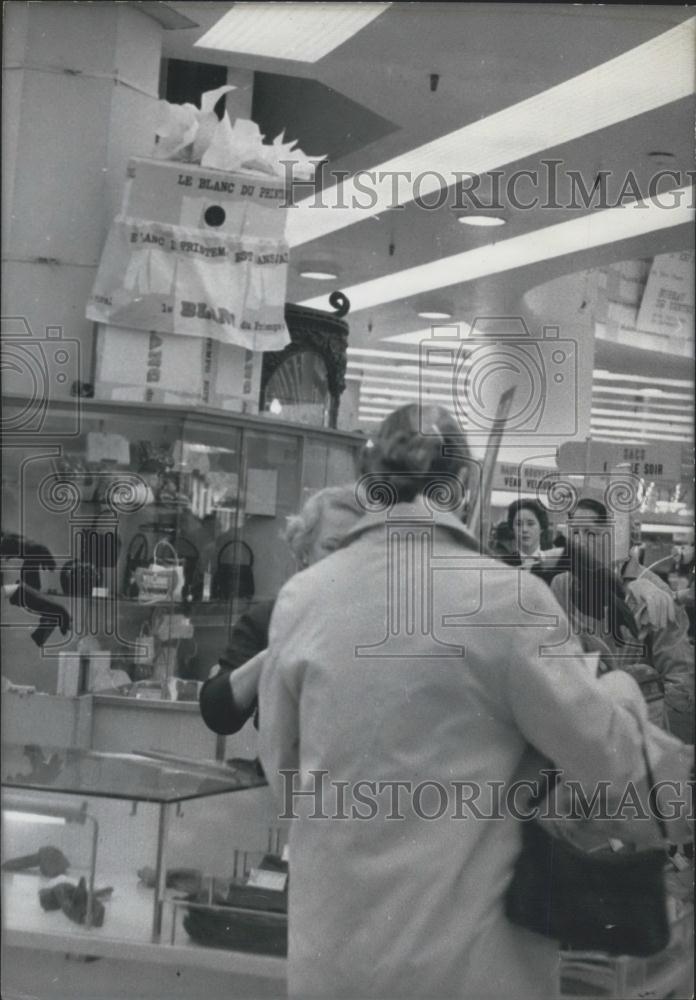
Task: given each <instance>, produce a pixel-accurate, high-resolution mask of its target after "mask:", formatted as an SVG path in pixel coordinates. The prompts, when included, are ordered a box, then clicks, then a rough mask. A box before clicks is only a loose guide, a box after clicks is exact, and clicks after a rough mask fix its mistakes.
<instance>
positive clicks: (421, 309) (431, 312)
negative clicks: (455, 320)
mask: <svg viewBox="0 0 696 1000" xmlns="http://www.w3.org/2000/svg"><path fill="white" fill-rule="evenodd" d="M416 313H417V314H418V315H419V316H420V318H421V319H452V317H453V316H454V307H453V305H452V303H451V302H449V300H447V299H441V298H440V297H439V296H430V295H428V296H424V297H423V298H422V299H421V301H420V302H419V303H418V305H417V306H416Z"/></svg>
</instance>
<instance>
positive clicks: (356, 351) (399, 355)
mask: <svg viewBox="0 0 696 1000" xmlns="http://www.w3.org/2000/svg"><path fill="white" fill-rule="evenodd" d="M348 357H349V358H354V357H366V358H387V359H391V360H393V361H411V362H416V363H418V359H419V358H420V354H419V352H418V351H413V352H412V353H410V354H406V353H405V352H404V351H378V350H376V349H375V348H372V347H349V348H348Z"/></svg>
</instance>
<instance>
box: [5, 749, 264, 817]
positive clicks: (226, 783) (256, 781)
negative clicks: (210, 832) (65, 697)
mask: <svg viewBox="0 0 696 1000" xmlns="http://www.w3.org/2000/svg"><path fill="white" fill-rule="evenodd" d="M265 783H266V782H265V779H264V778H262V777H260V776H257V775H254V774H253V773H249V772H247V771H241V770H236V769H235V768H232V767H229V766H226V765H220V766H218V765H215V764H212V763H205V764H200V765H199V764H196V763H195V762H191V763H190V764H185V763H178V762H174V761H173V760H170V761H164V760H157V759H151V758H148V757H146V756H140V755H137V754H107V753H96V752H94V751H92V750H75V749H69V750H66V749H54V748H51V747H37V746H19V745H12V744H9V745H3V748H2V784H3V786H5V787H7V788H22V789H26V790H36V791H41V792H59V793H62V794H76V795H90V796H99V797H104V798H118V799H129V800H131V801H136V802H156V803H174V802H184V801H187V800H190V799H197V798H203V797H206V796H210V795H220V794H223V793H225V792H234V791H239V790H242V789H246V788H255V787H258V786H260V785H264V784H265Z"/></svg>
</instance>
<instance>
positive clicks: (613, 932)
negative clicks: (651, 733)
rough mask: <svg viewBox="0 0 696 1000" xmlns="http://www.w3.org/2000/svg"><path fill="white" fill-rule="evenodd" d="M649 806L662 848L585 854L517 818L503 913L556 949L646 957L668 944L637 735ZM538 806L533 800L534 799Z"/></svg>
mask: <svg viewBox="0 0 696 1000" xmlns="http://www.w3.org/2000/svg"><path fill="white" fill-rule="evenodd" d="M643 758H644V760H645V765H646V772H647V776H648V782H649V787H650V807H651V810H652V812H653V814H654V816H655V820H656V822H657V825H658V827H659V830H660V834H661V837H662V840H663V844H664V846H663V847H662V848H653V849H651V850H645V851H638V852H636V853H628V852H626V853H621V852H618V853H614V852H611V853H608V852H607V853H596V852H593V853H587V852H585V851H583V850H581V849H579V848H578V847H575V846H574V845H573V844H571V843H569V842H568V841H566V840H561V839H559V838H558V837H554V836H552V835H551V834H549V833H547V832H546V830H544V829H543V826H542V824H540V823H538V822H537V821H536V820H529V821H527V822H525V823H524V826H523V832H522V851H521V853H520V855H519V857H518V858H517V861H516V863H515V868H514V874H513V878H512V882H511V883H510V885H509V887H508V890H507V893H506V896H505V912H506V915H507V917H508V919H509V920H510V921H511V922H512V923H514V924H517V925H518V926H520V927H524V928H525V929H526V930H531V931H535V932H536V933H537V934H542V935H544V937H549V938H553V939H555V940H556V941H559V942H560V943H561V946H562V947H564V948H574V949H581V950H584V951H600V952H604V953H606V954H609V955H631V956H636V957H646V956H649V955H654V954H656V953H657V952H659V951H662V950H663V949H664V948H666V947H667V945H668V943H669V936H670V932H669V920H668V915H667V899H666V892H665V882H664V869H665V862H666V861H667V846H668V837H667V828H666V826H665V823H664V819H663V818H662V816H660V814H659V812H658V811H657V802H656V794H655V779H654V776H653V772H652V768H651V766H650V761H649V759H648V755H647V750H646V746H645V736H643ZM536 804H538V802H537V803H536Z"/></svg>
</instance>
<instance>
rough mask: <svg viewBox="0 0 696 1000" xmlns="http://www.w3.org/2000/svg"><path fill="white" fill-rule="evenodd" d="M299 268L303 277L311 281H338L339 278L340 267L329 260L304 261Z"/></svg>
mask: <svg viewBox="0 0 696 1000" xmlns="http://www.w3.org/2000/svg"><path fill="white" fill-rule="evenodd" d="M297 270H298V272H299V275H300V277H301V278H308V279H309V280H310V281H336V279H337V278H338V268H337V267H335V266H334V265H333V264H332V263H331V262H330V261H328V260H312V261H304V262H303V263H302V264H300V265H299V267H298V269H297Z"/></svg>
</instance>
